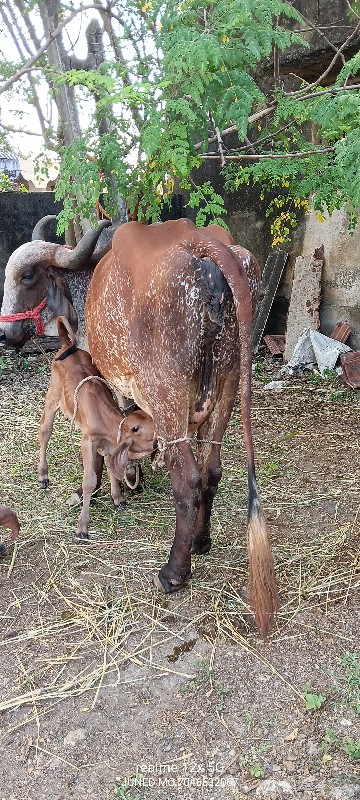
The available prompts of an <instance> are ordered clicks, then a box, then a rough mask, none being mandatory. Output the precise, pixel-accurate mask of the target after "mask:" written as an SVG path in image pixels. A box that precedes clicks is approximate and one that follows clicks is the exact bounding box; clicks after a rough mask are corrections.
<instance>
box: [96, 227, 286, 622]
mask: <svg viewBox="0 0 360 800" xmlns="http://www.w3.org/2000/svg"><path fill="white" fill-rule="evenodd" d="M211 233H212V231H210V234H209V233H208V232H207V230H206V229H202V230H198V229H197V228H196V227H195V225H194V224H193V223H192V222H190V220H186V219H181V220H176V221H171V222H165V223H163V224H162V225H149V226H145V225H142V224H140V223H137V222H131V223H128V224H126V225H123V226H122V227H121V228H119V229H118V231H117V232H116V233H115V235H114V238H113V242H112V250H111V252H110V253H108V254H107V255H106V256H105V257H104V258H103V259H102V260H101V261H100V262H99V264H98V265H97V267H96V269H95V272H94V275H93V278H92V280H91V282H90V286H89V290H88V295H87V300H86V306H85V320H86V327H87V333H88V341H89V349H90V352H91V354H92V356H93V359H94V361H95V363H96V365H97V366H98V368H99V369H100V371H101V373H102V374H103V375H104V377H105V378H106V379H107V381H108V382H109V384H110V385H111V386H112V388H113V390H114V391H115V392H116V393H118V394H121V395H125V397H128V398H133V399H134V400H135V402H136V403H137V405H138V406H139V407H140V408H142V409H143V411H145V412H146V413H148V414H149V415H150V416H151V417H152V418H153V420H154V426H155V435H156V437H157V440H158V443H159V446H160V449H161V451H162V453H163V457H164V460H165V464H166V466H167V467H168V469H169V473H170V477H171V481H172V488H173V495H174V501H175V510H176V529H175V539H174V543H173V546H172V548H171V551H170V556H169V561H168V563H167V564H166V565H165V566H164V567H163V568H162V569H161V570H160V572H159V574H158V576H156V579H155V583H156V586H157V587H158V588H159V589H161V590H163V591H165V592H172V591H174V590H176V589H177V588H178V587H180V586H182V585H183V584H184V583H185V582H186V581H187V580H188V578H189V577H190V574H191V553H206V552H208V550H209V549H210V544H211V540H210V514H211V509H212V503H213V498H214V495H215V493H216V490H217V486H218V483H219V480H220V477H221V464H220V445H221V441H222V438H223V435H224V432H225V429H226V426H227V423H228V421H229V417H230V414H231V412H232V409H233V405H234V402H235V398H236V394H237V388H238V385H239V377H240V394H241V406H242V420H243V428H244V439H245V447H246V452H247V459H248V483H249V506H248V550H249V560H250V596H251V602H252V606H253V609H254V613H255V617H256V620H257V623H258V626H259V628H260V630H261V631H262V633H263V635H266V633H267V632H268V631H269V629H270V627H271V624H272V622H273V618H274V615H275V612H276V609H277V602H278V601H277V591H276V584H275V578H274V569H273V561H272V555H271V550H270V545H269V538H268V530H267V524H266V520H265V516H264V513H263V510H262V507H261V502H260V498H259V495H258V489H257V485H256V479H255V467H254V452H253V443H252V435H251V424H250V397H251V327H252V325H251V323H252V302H251V295H250V291H249V282H248V278H247V271H248V270H249V268H250V274H251V275H254V276H255V275H257V274H258V268H257V266H256V262H255V259H254V257H253V256H252V255H251V254H250V253H249V252H248V251H246V250H240V251H239V252H234V251H232V250H231V249H230V247H228V246H226V244H224V243H223V242H221V241H220V238H219V236H218V237H217V238H213V237H212V236H211ZM252 288H253V287H252ZM189 423H190V424H191V425H192V427H196V428H197V435H198V445H197V458H195V457H194V455H193V452H192V449H191V445H190V442H189Z"/></svg>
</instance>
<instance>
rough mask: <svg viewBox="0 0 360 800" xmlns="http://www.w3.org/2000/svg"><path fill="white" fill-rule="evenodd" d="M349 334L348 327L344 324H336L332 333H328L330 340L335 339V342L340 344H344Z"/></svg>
mask: <svg viewBox="0 0 360 800" xmlns="http://www.w3.org/2000/svg"><path fill="white" fill-rule="evenodd" d="M350 333H351V328H350V325H347V324H346V322H337V323H336V325H335V328H334V330H333V332H332V333H330V339H336V341H337V342H342V343H343V344H345V342H347V340H348V338H349V336H350Z"/></svg>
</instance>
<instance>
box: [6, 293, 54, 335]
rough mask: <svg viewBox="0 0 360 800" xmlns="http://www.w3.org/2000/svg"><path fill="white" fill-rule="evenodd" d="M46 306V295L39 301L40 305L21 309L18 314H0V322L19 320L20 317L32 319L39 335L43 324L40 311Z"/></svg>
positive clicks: (42, 330) (42, 329)
mask: <svg viewBox="0 0 360 800" xmlns="http://www.w3.org/2000/svg"><path fill="white" fill-rule="evenodd" d="M45 306H46V297H44V299H43V300H42V301H41V303H40V305H38V306H36V308H32V309H31V310H30V311H21V312H20V313H19V314H3V315H0V322H19V321H20V320H22V319H33V320H34V321H35V324H36V331H37V333H38V334H39V336H40V335H41V334H42V333H44V326H43V323H42V319H41V316H40V314H41V311H42V310H43V309H44V308H45Z"/></svg>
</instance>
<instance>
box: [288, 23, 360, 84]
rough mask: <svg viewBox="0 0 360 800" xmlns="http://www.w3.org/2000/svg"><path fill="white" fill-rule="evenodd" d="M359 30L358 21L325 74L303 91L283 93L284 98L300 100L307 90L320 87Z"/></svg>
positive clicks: (359, 24)
mask: <svg viewBox="0 0 360 800" xmlns="http://www.w3.org/2000/svg"><path fill="white" fill-rule="evenodd" d="M359 28H360V21H359V22H358V24H357V25H356V28H354V30H353V32H352V33H351V34H350V36H348V37H347V39H345V42H343V44H342V45H341V47H339V49H338V50H337V52H336V53H335V55H334V58H333V59H332V60H331V61H330V64H329V66H328V67H327V68H326V70H325V72H323V73H322V75H320V78H318V79H317V80H316V81H314V83H309V84H308V86H304V88H303V89H298V90H297V91H296V92H285V97H296V98H297V99H301V95H302V94H304V93H305V92H308V91H309V89H315V87H316V86H320V84H321V83H322V81H323V80H324V78H326V76H327V75H328V74H329V72H330V71H331V69H332V67H333V66H334V64H335V63H336V61H337V60H338V58H339V57H340V56H341V54H342V52H343V50H345V48H346V47H347V45H348V44H349V43H350V42H351V40H352V39H353V38H354V36H355V35H356V33H357V32H358V30H359Z"/></svg>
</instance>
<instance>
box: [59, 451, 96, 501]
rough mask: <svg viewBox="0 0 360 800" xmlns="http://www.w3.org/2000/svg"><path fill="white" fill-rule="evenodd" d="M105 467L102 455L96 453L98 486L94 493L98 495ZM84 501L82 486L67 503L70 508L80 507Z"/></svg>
mask: <svg viewBox="0 0 360 800" xmlns="http://www.w3.org/2000/svg"><path fill="white" fill-rule="evenodd" d="M103 467H104V458H103V456H102V455H100V453H98V452H97V451H96V453H95V455H94V470H95V473H96V486H95V489H94V491H93V494H96V492H97V491H98V489H100V486H101V479H102V473H103ZM82 499H83V487H82V485H81V486H78V488H77V489H75V490H74V491H73V493H72V495H70V497H69V499H68V500H67V501H66V502H67V505H68V506H78V505H79V504H80V503H81V501H82Z"/></svg>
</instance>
